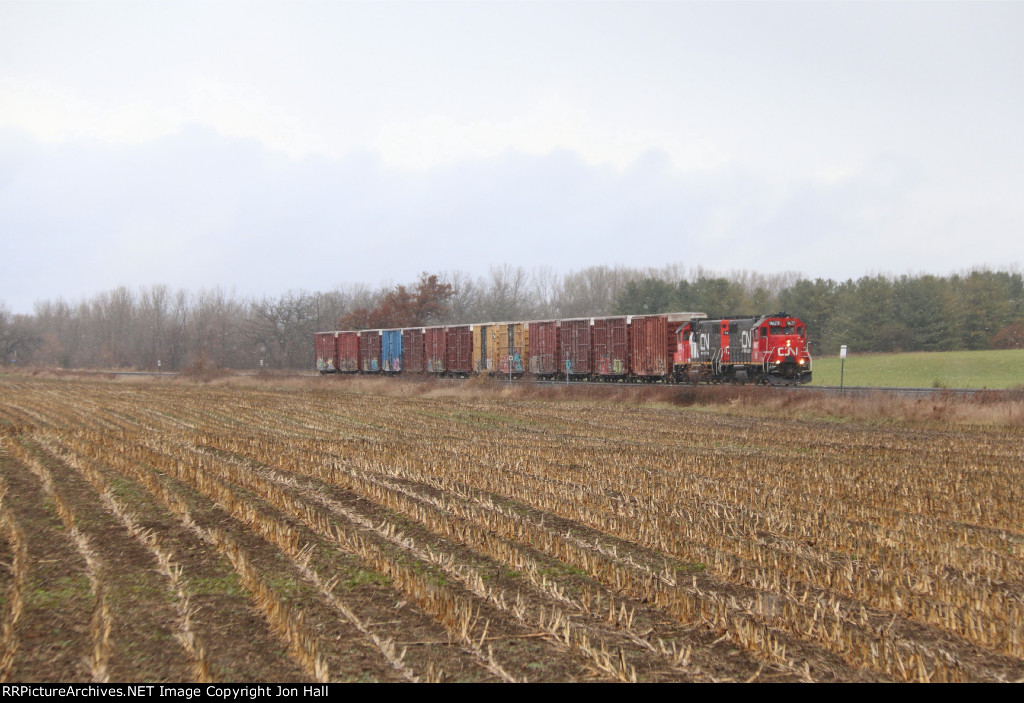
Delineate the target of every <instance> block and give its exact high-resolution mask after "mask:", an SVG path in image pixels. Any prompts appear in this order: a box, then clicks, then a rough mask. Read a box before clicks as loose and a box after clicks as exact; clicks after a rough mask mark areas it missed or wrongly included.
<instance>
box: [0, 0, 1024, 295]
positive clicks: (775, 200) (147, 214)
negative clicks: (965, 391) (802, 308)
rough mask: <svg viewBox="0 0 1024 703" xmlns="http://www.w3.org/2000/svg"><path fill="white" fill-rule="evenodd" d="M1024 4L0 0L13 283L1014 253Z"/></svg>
mask: <svg viewBox="0 0 1024 703" xmlns="http://www.w3.org/2000/svg"><path fill="white" fill-rule="evenodd" d="M1022 130H1024V3H1021V2H1002V3H983V2H970V3H966V2H965V3H929V2H914V3H868V2H856V3H825V2H822V3H774V2H757V3H741V2H716V3H696V2H466V3H460V2H429V1H419V2H365V3H364V2H347V3H346V2H283V1H280V0H278V1H275V2H196V3H190V2H173V3H171V2H161V3H158V2H144V1H139V0H136V1H133V2H93V1H89V0H85V1H78V2H68V3H58V2H46V1H38V0H37V1H33V2H10V1H5V0H0V301H5V302H6V303H7V305H8V306H9V307H10V308H12V309H13V310H14V311H16V312H30V311H31V309H32V303H33V302H34V301H36V300H41V299H53V298H56V297H57V296H63V297H65V298H66V299H68V300H72V301H74V300H77V299H79V298H81V297H83V296H87V295H91V294H93V293H96V292H99V291H101V290H106V289H109V288H113V287H115V286H118V285H128V286H131V287H136V286H142V285H149V284H153V283H167V284H170V285H172V286H174V287H179V286H180V287H186V288H192V289H198V288H200V287H211V286H216V285H220V286H224V287H226V288H229V289H230V288H232V287H234V289H235V290H236V291H237V292H238V293H240V294H243V295H255V296H258V295H262V294H271V295H273V294H278V293H281V292H283V291H285V290H288V289H293V288H306V289H309V290H327V289H330V288H333V287H334V286H336V285H339V284H344V283H353V282H362V283H366V284H368V285H371V286H376V285H378V284H381V283H389V282H406V281H411V280H413V279H415V277H416V276H417V274H418V272H420V271H423V270H428V271H442V270H448V271H450V270H463V271H467V272H470V273H484V272H486V271H487V269H488V268H489V266H490V265H492V264H502V263H511V264H514V265H522V266H525V267H534V266H538V265H542V264H546V265H552V266H554V267H555V268H556V269H558V270H562V271H568V270H570V269H578V268H581V267H583V266H588V265H592V264H608V265H614V264H625V265H631V266H648V265H649V266H657V265H661V264H663V263H681V264H684V265H687V266H703V267H705V268H709V269H713V270H720V271H727V270H731V269H741V268H742V269H750V270H756V271H760V272H765V273H767V272H771V271H777V270H795V271H800V272H802V273H804V274H805V275H808V276H811V277H818V276H821V277H832V278H837V279H840V278H847V277H858V276H861V275H865V274H868V273H873V272H889V273H894V274H900V273H920V272H930V273H937V274H946V273H950V272H953V271H958V270H962V269H966V268H970V267H974V266H984V265H988V266H992V267H1006V266H1017V267H1019V266H1020V264H1021V262H1024V243H1022V241H1024V237H1022V236H1021V235H1022V233H1024V197H1022V195H1021V194H1022V193H1024V135H1022Z"/></svg>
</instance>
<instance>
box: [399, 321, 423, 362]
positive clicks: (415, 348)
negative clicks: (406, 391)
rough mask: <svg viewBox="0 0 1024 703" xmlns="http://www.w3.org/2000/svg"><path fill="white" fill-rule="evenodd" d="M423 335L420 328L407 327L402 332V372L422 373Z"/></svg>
mask: <svg viewBox="0 0 1024 703" xmlns="http://www.w3.org/2000/svg"><path fill="white" fill-rule="evenodd" d="M423 335H424V329H423V328H422V327H407V328H406V329H404V330H402V371H406V372H408V373H423V371H424V370H425V365H424V357H423Z"/></svg>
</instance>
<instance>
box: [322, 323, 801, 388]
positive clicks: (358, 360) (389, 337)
mask: <svg viewBox="0 0 1024 703" xmlns="http://www.w3.org/2000/svg"><path fill="white" fill-rule="evenodd" d="M314 345H315V349H316V368H317V370H318V371H319V372H320V373H323V374H327V373H363V374H404V375H408V374H427V375H435V376H450V377H468V376H476V375H493V376H507V377H509V378H521V377H523V376H526V377H531V378H538V379H561V380H596V381H620V382H627V381H629V382H661V383H763V384H772V385H796V384H800V383H808V382H809V381H810V380H811V354H810V350H809V347H808V344H807V327H806V325H804V323H803V322H801V321H800V320H799V319H798V318H796V317H793V316H791V315H787V314H786V313H784V312H780V313H776V314H774V315H760V316H753V317H730V318H724V319H715V320H712V319H708V317H707V315H705V314H704V313H699V312H677V313H665V314H661V315H628V316H616V317H584V318H573V319H563V320H539V321H532V322H488V323H484V324H472V325H445V326H434V327H405V328H401V329H379V330H358V331H357V330H338V331H333V332H318V333H316V335H314Z"/></svg>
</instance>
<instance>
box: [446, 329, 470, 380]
mask: <svg viewBox="0 0 1024 703" xmlns="http://www.w3.org/2000/svg"><path fill="white" fill-rule="evenodd" d="M445 345H446V348H445V373H447V374H449V375H452V376H468V375H469V374H471V373H473V325H452V326H450V327H446V328H445Z"/></svg>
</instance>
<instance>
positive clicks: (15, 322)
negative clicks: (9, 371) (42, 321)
mask: <svg viewBox="0 0 1024 703" xmlns="http://www.w3.org/2000/svg"><path fill="white" fill-rule="evenodd" d="M33 323H34V321H33V319H32V318H31V317H30V316H28V315H13V314H11V311H10V310H9V309H8V308H7V305H5V304H4V303H2V302H0V364H12V363H19V362H22V361H28V360H30V359H31V357H32V353H33V352H34V351H35V350H36V349H38V348H39V347H40V346H41V345H42V341H43V340H42V338H41V337H40V335H39V334H38V332H37V331H36V329H35V325H34V324H33Z"/></svg>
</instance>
